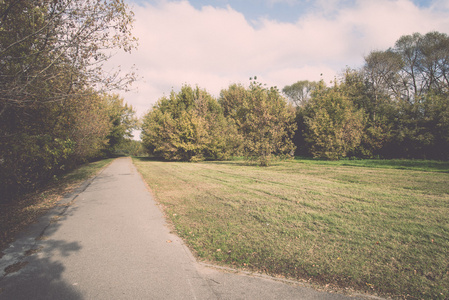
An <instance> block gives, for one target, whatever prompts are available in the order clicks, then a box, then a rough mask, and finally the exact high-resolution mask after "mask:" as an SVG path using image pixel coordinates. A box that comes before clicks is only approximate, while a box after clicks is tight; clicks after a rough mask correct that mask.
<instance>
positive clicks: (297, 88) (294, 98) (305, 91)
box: [282, 80, 318, 106]
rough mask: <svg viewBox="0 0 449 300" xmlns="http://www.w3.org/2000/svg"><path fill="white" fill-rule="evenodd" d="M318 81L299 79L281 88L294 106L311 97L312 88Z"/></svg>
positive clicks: (303, 102)
mask: <svg viewBox="0 0 449 300" xmlns="http://www.w3.org/2000/svg"><path fill="white" fill-rule="evenodd" d="M317 86H318V83H317V82H315V81H308V80H301V81H298V82H296V83H293V84H292V85H287V86H285V87H284V88H283V89H282V92H283V93H284V94H285V95H286V96H287V97H288V99H289V100H290V101H291V102H292V103H294V104H295V105H296V106H301V105H304V104H305V103H306V102H307V101H308V100H309V99H310V97H311V94H312V92H313V90H314V89H316V88H317Z"/></svg>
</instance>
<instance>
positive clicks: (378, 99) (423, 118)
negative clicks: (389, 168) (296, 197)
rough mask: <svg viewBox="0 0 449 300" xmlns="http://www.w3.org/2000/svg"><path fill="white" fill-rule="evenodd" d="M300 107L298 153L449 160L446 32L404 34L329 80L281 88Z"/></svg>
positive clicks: (324, 155) (447, 51)
mask: <svg viewBox="0 0 449 300" xmlns="http://www.w3.org/2000/svg"><path fill="white" fill-rule="evenodd" d="M283 91H284V93H285V94H286V95H287V96H288V97H289V99H291V101H292V102H294V103H295V104H296V105H297V116H296V119H297V123H298V131H297V132H296V135H295V144H296V145H297V154H300V155H311V156H314V157H319V158H326V159H339V158H343V157H360V158H372V157H380V158H416V159H438V160H447V159H449V37H448V36H447V35H446V34H443V33H438V32H430V33H427V34H425V35H421V34H419V33H415V34H413V35H406V36H402V37H401V38H400V39H399V40H398V41H397V42H396V44H395V46H394V47H392V48H390V49H388V50H385V51H373V52H371V53H370V54H369V55H368V56H366V57H365V64H364V66H363V67H362V68H360V69H357V70H353V69H348V70H346V72H345V73H344V74H343V75H342V76H341V78H340V79H336V80H335V82H334V83H333V84H332V86H330V87H327V86H325V85H324V83H323V82H309V81H299V82H297V83H295V84H293V85H291V86H286V87H285V88H284V89H283Z"/></svg>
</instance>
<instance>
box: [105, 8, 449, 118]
mask: <svg viewBox="0 0 449 300" xmlns="http://www.w3.org/2000/svg"><path fill="white" fill-rule="evenodd" d="M277 1H279V0H277ZM274 2H276V1H274ZM286 2H290V1H286ZM305 2H307V1H305ZM153 3H154V2H153ZM292 3H293V2H292ZM316 3H318V4H316V5H319V2H316ZM323 3H324V2H323ZM326 3H329V2H328V1H326ZM333 3H334V4H335V5H334V6H332V7H331V8H330V7H329V6H327V7H328V10H326V11H324V10H320V9H318V7H319V6H316V8H317V9H314V10H311V11H310V12H309V13H308V14H306V15H303V16H302V17H301V18H300V19H299V20H297V22H295V23H283V22H279V21H275V20H268V19H260V20H259V23H258V24H257V27H254V26H252V25H251V24H250V23H248V21H247V20H246V19H245V16H244V15H243V14H241V13H239V12H237V11H235V10H234V9H233V8H232V7H230V6H228V7H227V8H214V7H212V6H205V7H203V8H202V9H200V10H198V9H195V8H194V7H193V6H192V5H190V4H189V2H187V1H181V2H170V1H158V2H156V4H146V5H144V6H138V5H134V7H133V11H134V12H135V17H136V23H135V30H134V35H135V36H137V37H138V38H139V44H140V45H139V49H138V51H135V52H133V53H132V54H131V55H122V54H120V55H118V56H117V57H115V58H114V59H113V60H112V61H111V63H112V64H117V65H118V64H121V65H125V66H126V65H131V64H135V65H136V66H137V68H138V69H139V75H140V76H143V79H142V80H140V81H138V82H136V84H135V86H136V87H137V88H138V90H137V92H131V93H128V94H126V95H125V100H127V101H128V102H129V103H130V104H132V105H133V106H134V107H135V108H136V110H137V111H138V114H139V116H141V115H142V114H143V113H145V112H146V111H147V110H148V109H149V108H150V107H151V105H152V104H154V103H155V102H156V100H157V99H158V98H160V97H161V96H163V95H164V94H165V95H168V94H169V93H170V91H171V89H172V88H173V89H175V90H179V88H180V87H181V86H182V84H185V83H187V84H191V85H198V86H199V87H201V88H205V89H206V90H208V91H209V92H210V93H212V94H214V95H215V96H218V95H219V92H220V90H221V89H223V88H227V87H228V86H229V84H230V83H233V82H241V83H243V84H247V83H248V82H249V77H251V76H254V75H257V76H258V79H259V80H260V81H262V82H264V83H267V84H268V85H276V86H278V87H279V88H282V87H283V86H285V85H287V84H292V83H294V82H296V81H298V80H305V79H308V80H319V79H321V78H323V79H324V80H325V81H329V80H332V79H333V78H334V76H336V75H337V74H338V73H339V72H340V71H342V70H343V69H344V68H345V66H350V67H359V66H361V64H362V63H363V56H364V55H367V54H368V53H369V52H370V51H372V50H376V49H386V48H388V47H391V46H393V45H394V42H395V41H396V40H397V39H398V38H399V37H400V36H401V35H404V34H411V33H413V32H421V33H426V32H428V31H432V30H437V31H440V32H445V33H448V29H449V21H448V20H449V18H448V17H449V15H448V10H447V9H448V5H447V2H446V1H442V2H441V3H440V4H438V2H434V5H433V6H432V5H431V6H430V7H428V8H418V7H417V6H415V5H414V4H413V3H412V2H411V1H409V0H396V1H392V0H377V1H366V0H365V1H362V0H359V1H356V2H355V5H352V6H348V5H343V6H341V7H339V6H338V5H336V4H338V3H341V1H333ZM443 8H445V9H446V10H444V9H443ZM330 10H332V14H331V15H329V14H328V12H329V11H330ZM320 74H323V76H322V77H321V76H320Z"/></svg>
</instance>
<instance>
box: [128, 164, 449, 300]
mask: <svg viewBox="0 0 449 300" xmlns="http://www.w3.org/2000/svg"><path fill="white" fill-rule="evenodd" d="M134 163H135V165H136V166H137V168H138V169H139V171H140V172H141V174H142V175H143V177H144V178H145V180H146V181H147V183H148V184H149V186H150V187H151V189H152V190H153V192H154V194H155V196H156V197H157V199H158V201H159V202H160V203H161V204H163V205H164V207H165V212H166V214H167V215H168V216H169V217H170V218H171V220H172V222H173V223H174V225H175V227H176V230H177V232H178V234H179V235H180V236H181V237H183V238H184V239H185V240H186V242H187V243H188V245H189V246H190V247H191V248H192V249H194V251H195V253H196V254H197V255H198V256H199V257H200V259H202V260H206V261H214V262H215V263H218V264H223V265H230V266H232V267H236V268H244V269H247V270H253V271H259V272H265V273H268V274H271V275H279V276H285V277H287V278H296V279H303V280H307V281H309V282H312V283H318V284H320V285H322V286H326V287H329V288H332V287H335V288H336V289H343V290H344V289H348V288H351V289H356V290H358V291H364V292H368V293H371V294H377V295H383V296H389V297H393V298H408V299H415V298H419V299H422V298H425V299H447V298H449V185H448V183H449V172H448V171H449V163H436V164H432V163H430V164H429V163H423V162H420V161H416V162H413V161H402V163H400V164H399V162H395V161H390V162H388V161H380V160H379V161H378V162H376V161H343V162H322V161H313V160H302V159H297V160H294V161H290V162H281V163H277V164H275V165H273V166H270V167H257V166H248V165H245V164H244V163H243V162H236V161H234V162H202V163H177V162H158V161H154V160H149V159H143V158H142V159H138V158H135V159H134ZM345 164H351V165H345ZM398 164H399V167H398Z"/></svg>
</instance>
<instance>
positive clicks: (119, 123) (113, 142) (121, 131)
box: [103, 94, 137, 155]
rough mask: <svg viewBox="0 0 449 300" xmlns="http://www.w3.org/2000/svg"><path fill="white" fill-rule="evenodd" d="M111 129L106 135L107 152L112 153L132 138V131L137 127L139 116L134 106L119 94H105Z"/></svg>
mask: <svg viewBox="0 0 449 300" xmlns="http://www.w3.org/2000/svg"><path fill="white" fill-rule="evenodd" d="M103 97H104V101H105V102H106V106H107V114H108V116H109V123H110V129H109V133H108V135H107V136H106V139H107V144H106V146H105V149H104V150H105V152H106V154H107V155H112V154H113V153H114V152H115V151H116V150H117V149H118V148H119V147H120V146H121V145H122V144H123V143H125V142H126V141H127V140H128V139H130V138H132V137H133V135H132V131H133V130H134V129H136V128H137V118H136V117H135V111H134V109H133V107H132V106H130V105H128V104H127V103H124V101H123V98H121V97H120V96H119V95H117V94H111V95H108V94H105V95H104V96H103Z"/></svg>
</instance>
